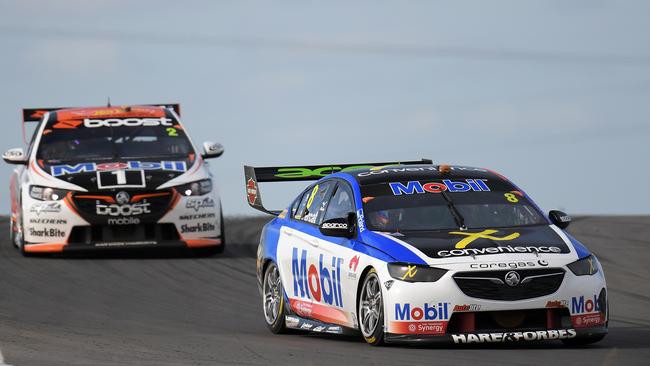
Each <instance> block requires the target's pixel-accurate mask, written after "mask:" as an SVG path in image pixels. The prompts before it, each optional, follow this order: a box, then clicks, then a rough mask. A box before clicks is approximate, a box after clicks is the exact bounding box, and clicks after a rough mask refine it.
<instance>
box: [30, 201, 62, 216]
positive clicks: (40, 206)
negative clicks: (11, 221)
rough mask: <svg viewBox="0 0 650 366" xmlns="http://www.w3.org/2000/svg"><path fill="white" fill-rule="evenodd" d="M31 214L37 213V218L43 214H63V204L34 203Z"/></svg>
mask: <svg viewBox="0 0 650 366" xmlns="http://www.w3.org/2000/svg"><path fill="white" fill-rule="evenodd" d="M29 212H34V213H36V216H39V215H40V214H41V213H59V212H61V203H60V202H38V203H34V204H33V205H32V207H30V208H29Z"/></svg>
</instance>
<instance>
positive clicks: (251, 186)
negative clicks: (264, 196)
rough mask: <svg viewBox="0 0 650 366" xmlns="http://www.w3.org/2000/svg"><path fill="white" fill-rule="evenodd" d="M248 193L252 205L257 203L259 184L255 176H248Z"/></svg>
mask: <svg viewBox="0 0 650 366" xmlns="http://www.w3.org/2000/svg"><path fill="white" fill-rule="evenodd" d="M246 195H247V196H248V203H250V204H251V205H252V204H255V200H257V185H256V184H255V181H254V180H253V178H248V181H247V182H246Z"/></svg>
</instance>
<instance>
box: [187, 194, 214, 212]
mask: <svg viewBox="0 0 650 366" xmlns="http://www.w3.org/2000/svg"><path fill="white" fill-rule="evenodd" d="M208 207H214V200H213V199H212V198H210V197H205V198H190V199H188V200H187V202H186V203H185V208H189V209H193V210H194V211H197V212H198V211H199V210H200V209H202V208H208Z"/></svg>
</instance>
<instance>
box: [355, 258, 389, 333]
mask: <svg viewBox="0 0 650 366" xmlns="http://www.w3.org/2000/svg"><path fill="white" fill-rule="evenodd" d="M357 313H358V314H359V328H360V329H361V334H362V335H363V339H365V341H366V342H368V343H369V344H371V345H373V346H379V345H382V344H383V343H384V301H383V298H382V295H381V283H380V282H379V276H377V272H376V271H375V269H374V268H373V269H371V270H370V272H368V275H366V278H365V279H364V280H363V285H362V287H361V296H360V298H359V311H358V312H357Z"/></svg>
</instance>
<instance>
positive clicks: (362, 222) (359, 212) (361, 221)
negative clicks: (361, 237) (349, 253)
mask: <svg viewBox="0 0 650 366" xmlns="http://www.w3.org/2000/svg"><path fill="white" fill-rule="evenodd" d="M357 226H359V232H360V233H362V232H364V231H366V218H365V217H364V216H363V209H358V210H357Z"/></svg>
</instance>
